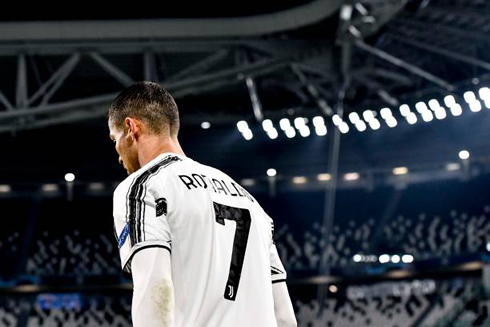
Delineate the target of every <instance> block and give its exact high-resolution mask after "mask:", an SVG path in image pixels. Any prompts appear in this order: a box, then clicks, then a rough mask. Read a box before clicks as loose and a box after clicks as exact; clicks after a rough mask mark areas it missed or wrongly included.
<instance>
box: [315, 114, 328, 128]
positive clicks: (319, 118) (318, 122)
mask: <svg viewBox="0 0 490 327" xmlns="http://www.w3.org/2000/svg"><path fill="white" fill-rule="evenodd" d="M313 126H315V127H319V126H325V119H323V117H322V116H316V117H313Z"/></svg>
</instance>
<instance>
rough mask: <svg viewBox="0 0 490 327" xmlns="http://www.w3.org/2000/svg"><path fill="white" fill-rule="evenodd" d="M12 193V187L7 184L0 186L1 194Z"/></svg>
mask: <svg viewBox="0 0 490 327" xmlns="http://www.w3.org/2000/svg"><path fill="white" fill-rule="evenodd" d="M11 191H12V187H11V186H10V185H7V184H2V185H0V193H9V192H11Z"/></svg>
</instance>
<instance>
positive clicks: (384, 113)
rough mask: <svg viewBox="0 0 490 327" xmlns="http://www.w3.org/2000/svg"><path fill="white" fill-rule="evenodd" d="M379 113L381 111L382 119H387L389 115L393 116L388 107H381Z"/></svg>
mask: <svg viewBox="0 0 490 327" xmlns="http://www.w3.org/2000/svg"><path fill="white" fill-rule="evenodd" d="M380 113H381V117H383V119H385V120H387V119H388V118H390V117H393V113H392V112H391V109H390V108H383V109H381V111H380Z"/></svg>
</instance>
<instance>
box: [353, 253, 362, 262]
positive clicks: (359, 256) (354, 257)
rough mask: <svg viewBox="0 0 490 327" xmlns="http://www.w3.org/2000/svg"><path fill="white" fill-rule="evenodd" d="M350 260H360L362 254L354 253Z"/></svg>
mask: <svg viewBox="0 0 490 327" xmlns="http://www.w3.org/2000/svg"><path fill="white" fill-rule="evenodd" d="M352 260H353V261H354V262H361V260H362V256H361V255H360V254H354V256H353V257H352Z"/></svg>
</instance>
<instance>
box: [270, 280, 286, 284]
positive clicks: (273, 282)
mask: <svg viewBox="0 0 490 327" xmlns="http://www.w3.org/2000/svg"><path fill="white" fill-rule="evenodd" d="M285 281H286V280H285V279H278V280H273V281H272V284H276V283H282V282H285Z"/></svg>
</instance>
